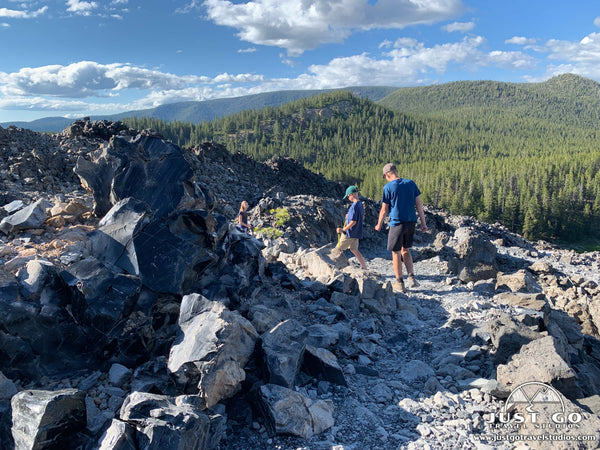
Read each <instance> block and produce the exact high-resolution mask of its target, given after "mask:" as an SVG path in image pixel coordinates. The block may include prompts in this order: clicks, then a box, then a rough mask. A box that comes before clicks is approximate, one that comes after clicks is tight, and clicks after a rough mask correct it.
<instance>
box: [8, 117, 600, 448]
mask: <svg viewBox="0 0 600 450" xmlns="http://www.w3.org/2000/svg"><path fill="white" fill-rule="evenodd" d="M0 159H2V166H1V167H2V169H1V171H0V179H1V181H2V187H1V190H0V311H1V312H2V314H1V316H0V448H13V447H14V448H34V447H35V448H57V447H60V448H85V449H93V448H101V449H106V450H108V449H125V448H127V449H129V448H131V449H135V448H161V449H169V448H173V449H175V448H198V449H217V448H220V449H259V448H265V449H271V448H278V449H288V448H289V449H296V448H306V449H309V448H310V449H333V448H335V449H363V448H370V449H387V448H402V449H421V448H466V449H489V448H501V449H504V448H506V449H509V448H514V447H518V446H519V445H520V446H521V447H519V448H540V449H542V448H548V445H549V444H548V442H550V441H551V442H552V448H597V442H598V439H599V438H600V418H599V417H598V414H599V413H600V397H599V396H598V392H600V341H599V339H600V332H599V330H600V307H599V306H598V305H600V288H599V285H600V254H599V253H598V252H593V253H585V254H577V253H575V252H572V251H566V250H560V249H558V248H555V247H553V246H552V245H550V244H548V243H545V242H537V243H531V242H528V241H526V240H525V239H523V238H522V237H520V236H518V235H515V234H513V233H510V232H509V231H507V230H506V229H505V228H503V227H502V226H500V225H498V224H496V225H490V224H485V223H481V222H478V221H476V220H474V219H472V218H469V217H458V216H451V215H448V214H446V213H444V212H443V211H438V210H434V209H432V208H427V209H426V217H427V221H428V225H429V228H430V230H431V231H430V232H429V233H425V234H423V233H420V232H419V233H417V235H416V243H415V247H414V248H413V249H412V253H413V257H414V260H415V269H416V274H417V280H418V282H419V286H418V287H416V288H413V289H410V290H409V291H408V292H407V293H406V294H399V293H394V292H393V291H392V289H391V281H392V280H393V272H392V266H391V261H390V255H389V254H388V253H387V252H386V251H385V244H384V241H385V234H383V233H377V232H375V231H374V230H373V226H374V224H375V222H376V220H377V212H378V205H377V204H376V203H375V202H373V201H371V200H369V199H363V201H364V204H365V210H366V211H367V216H366V222H365V223H366V225H365V229H366V231H367V232H366V236H365V239H363V240H362V241H361V244H360V245H361V252H362V253H363V255H364V256H365V257H366V259H367V264H368V267H369V270H368V271H366V272H365V271H363V270H362V269H360V266H359V264H358V262H357V261H356V260H355V258H350V259H346V257H345V256H341V257H336V258H334V257H333V256H332V254H331V249H332V248H333V246H334V244H335V241H336V235H335V227H336V224H338V223H339V222H340V221H341V220H343V217H344V214H345V210H346V208H345V205H344V204H343V202H342V201H341V197H342V196H343V192H344V186H342V185H340V184H338V183H332V182H330V181H327V180H326V179H324V178H323V177H321V176H320V175H317V174H313V173H310V172H308V171H306V170H305V169H303V168H302V167H300V166H299V165H298V164H297V163H295V162H294V161H293V160H290V159H286V158H280V157H278V158H273V159H272V160H270V161H268V162H266V163H259V162H257V161H254V160H252V159H251V158H248V157H246V156H244V155H241V154H230V153H228V152H227V151H226V150H225V149H224V148H223V147H221V146H217V145H213V144H209V143H207V144H203V145H202V146H199V147H197V148H192V149H179V148H178V147H177V146H174V145H173V144H171V143H169V142H165V141H164V140H163V139H162V138H161V137H160V136H158V135H157V134H156V133H153V132H149V131H145V132H142V133H138V132H136V131H135V130H130V129H128V128H127V127H125V126H124V125H123V124H120V123H118V122H90V121H89V120H83V121H77V122H75V123H74V124H73V125H71V126H70V127H69V128H67V129H66V130H65V131H64V132H63V133H61V134H58V135H40V134H37V133H32V132H29V131H27V130H21V129H18V128H14V127H10V128H8V129H3V128H0ZM232 187H235V188H232ZM242 200H247V201H248V202H249V203H250V205H251V209H250V211H249V217H250V221H251V222H252V223H253V224H255V225H256V226H257V228H258V227H263V228H267V227H270V228H272V229H276V230H278V231H279V233H274V234H272V235H268V236H267V234H263V235H261V234H256V235H254V236H249V235H245V234H241V233H239V232H237V231H236V230H235V227H234V226H233V220H234V218H235V216H236V213H237V207H238V206H239V203H240V202H241V201H242ZM282 210H285V211H286V218H285V220H283V221H282V220H281V219H279V223H277V220H278V218H277V217H276V215H275V213H274V211H282ZM346 256H348V255H346ZM532 408H533V409H532ZM557 408H559V409H557ZM531 411H535V415H532V414H531ZM532 437H535V438H537V439H539V440H537V441H533V440H530V439H531V438H532ZM559 439H560V440H559ZM570 439H572V440H570ZM586 439H590V440H586ZM523 445H526V446H527V447H523Z"/></svg>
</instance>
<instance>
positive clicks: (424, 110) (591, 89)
mask: <svg viewBox="0 0 600 450" xmlns="http://www.w3.org/2000/svg"><path fill="white" fill-rule="evenodd" d="M377 103H379V104H380V105H382V106H386V107H388V108H390V109H393V110H395V111H400V112H403V113H408V114H423V115H426V116H429V117H445V118H455V119H467V118H474V119H481V118H490V117H492V116H502V117H504V116H506V115H507V114H510V115H513V116H515V117H517V118H519V117H522V118H535V119H541V120H545V121H548V122H552V123H560V124H563V125H565V124H567V125H574V126H579V127H585V128H590V127H591V128H597V126H598V123H599V121H600V83H597V82H596V81H593V80H590V79H587V78H583V77H580V76H578V75H573V74H565V75H560V76H557V77H554V78H551V79H550V80H547V81H545V82H543V83H504V82H498V81H457V82H453V83H446V84H440V85H435V86H424V87H411V88H399V89H397V90H396V91H394V92H392V93H391V94H390V95H388V96H387V97H385V98H383V99H381V100H379V101H377Z"/></svg>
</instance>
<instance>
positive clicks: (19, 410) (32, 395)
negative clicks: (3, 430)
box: [11, 389, 87, 449]
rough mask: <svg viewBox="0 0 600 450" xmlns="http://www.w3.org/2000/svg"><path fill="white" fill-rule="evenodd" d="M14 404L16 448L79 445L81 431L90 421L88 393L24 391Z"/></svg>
mask: <svg viewBox="0 0 600 450" xmlns="http://www.w3.org/2000/svg"><path fill="white" fill-rule="evenodd" d="M11 406H12V416H13V427H12V434H13V439H14V441H15V448H17V449H26V448H27V449H34V448H35V449H42V448H77V433H79V432H81V431H83V430H84V429H85V427H86V423H87V422H86V412H85V411H86V409H85V392H83V391H80V390H77V389H64V390H61V391H55V392H52V391H21V392H19V393H18V394H16V395H15V396H14V397H13V398H12V400H11Z"/></svg>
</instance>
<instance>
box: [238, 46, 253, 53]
mask: <svg viewBox="0 0 600 450" xmlns="http://www.w3.org/2000/svg"><path fill="white" fill-rule="evenodd" d="M237 52H238V53H254V52H256V47H248V48H240V49H239V50H238V51H237Z"/></svg>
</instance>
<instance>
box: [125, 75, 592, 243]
mask: <svg viewBox="0 0 600 450" xmlns="http://www.w3.org/2000/svg"><path fill="white" fill-rule="evenodd" d="M125 122H126V123H128V124H129V125H130V126H132V127H135V128H138V129H141V128H152V129H154V130H157V131H159V132H160V133H161V134H162V135H163V136H164V137H165V138H167V139H171V140H173V141H174V142H176V143H177V144H179V145H180V146H182V147H191V146H194V145H197V144H200V143H202V142H205V141H214V142H219V143H222V144H223V145H225V146H226V147H227V148H228V150H229V151H230V152H233V153H235V152H242V153H245V154H248V155H251V156H252V157H254V158H255V159H257V160H260V161H263V160H266V159H268V158H270V157H272V156H274V155H281V156H287V157H291V158H294V159H295V160H297V161H299V162H301V163H302V164H304V165H305V166H306V167H307V168H309V169H311V170H313V171H315V172H320V173H322V174H323V175H325V176H326V177H327V178H329V179H332V180H336V181H341V182H344V183H347V184H357V185H358V186H359V188H360V191H361V194H362V195H363V196H365V197H369V198H372V199H374V200H380V199H381V192H382V188H383V184H384V180H383V178H382V176H381V167H382V166H383V165H384V164H385V163H387V162H393V163H395V164H396V165H397V167H398V169H399V175H400V176H401V177H404V178H411V179H413V180H415V182H416V183H417V185H418V186H419V188H420V190H421V192H422V199H423V201H424V203H426V204H429V205H431V206H434V207H438V208H442V209H445V210H447V211H449V212H451V213H452V214H459V215H469V216H474V217H476V218H478V219H480V220H482V221H486V222H489V223H495V222H499V223H502V224H503V225H505V226H506V227H508V228H509V229H510V230H512V231H515V232H517V233H519V234H522V235H524V236H525V237H526V238H528V239H530V240H538V239H543V240H547V241H551V242H555V243H563V244H568V245H570V246H572V247H574V248H576V249H580V250H591V249H598V248H599V245H598V244H600V239H599V234H598V233H599V230H600V170H599V169H600V146H599V144H600V139H599V137H600V136H599V129H598V128H599V127H598V126H599V124H600V84H598V83H596V82H594V81H591V80H588V79H585V78H582V77H578V76H575V75H562V76H559V77H555V78H552V79H550V80H548V81H546V82H544V83H528V84H525V83H522V84H519V83H499V82H491V81H490V82H485V81H480V82H456V83H448V84H444V85H439V86H428V87H419V88H400V89H398V90H397V91H395V92H393V93H392V94H390V95H389V96H387V97H385V98H383V99H381V100H379V101H377V102H376V103H375V102H372V101H370V100H368V99H365V98H358V97H355V96H353V95H352V94H351V93H350V92H348V91H335V92H330V93H325V94H322V95H318V96H315V97H310V98H306V99H301V100H297V101H294V102H291V103H287V104H285V105H283V106H280V107H267V108H263V109H259V110H247V111H242V112H239V113H235V114H232V115H229V116H226V117H223V118H220V119H215V120H212V121H206V122H200V123H197V124H194V123H188V122H165V121H161V120H158V119H153V118H131V119H126V120H125Z"/></svg>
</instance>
